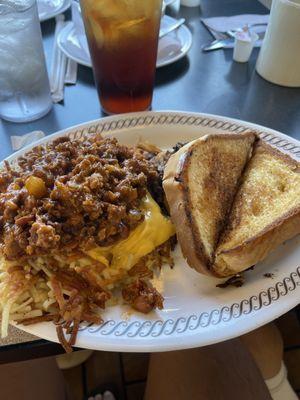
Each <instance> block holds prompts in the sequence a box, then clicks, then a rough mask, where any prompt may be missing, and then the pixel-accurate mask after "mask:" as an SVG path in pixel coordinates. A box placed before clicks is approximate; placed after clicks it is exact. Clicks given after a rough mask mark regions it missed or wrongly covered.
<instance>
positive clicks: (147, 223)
mask: <svg viewBox="0 0 300 400" xmlns="http://www.w3.org/2000/svg"><path fill="white" fill-rule="evenodd" d="M141 209H142V211H143V212H144V215H145V219H144V221H143V222H142V223H141V224H139V225H138V227H137V228H135V229H134V230H133V231H132V232H131V233H130V235H129V236H128V238H127V239H124V240H122V241H120V242H118V243H116V244H114V245H111V246H107V247H95V248H93V249H91V250H89V251H87V252H86V254H88V255H89V256H90V257H91V258H93V259H94V260H97V261H99V262H101V263H102V264H104V265H105V266H106V267H109V268H113V269H120V268H121V269H125V270H129V269H130V268H131V267H133V266H134V265H135V264H136V263H137V262H138V261H139V259H140V258H141V257H143V256H145V255H147V254H149V253H151V252H152V251H153V250H154V249H155V248H156V247H157V246H159V245H161V244H162V243H164V242H165V241H166V240H168V239H169V238H170V237H171V236H173V235H174V234H175V228H174V225H173V224H172V223H171V221H170V219H169V218H167V217H165V216H164V215H163V214H162V213H161V210H160V207H159V206H158V204H157V203H156V202H155V201H154V200H153V198H152V197H151V196H150V194H149V193H148V194H147V196H146V197H145V198H144V199H143V201H142V205H141Z"/></svg>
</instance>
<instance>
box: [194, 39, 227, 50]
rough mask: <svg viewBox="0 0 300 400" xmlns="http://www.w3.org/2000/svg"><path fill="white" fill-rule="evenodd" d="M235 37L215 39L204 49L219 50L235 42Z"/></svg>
mask: <svg viewBox="0 0 300 400" xmlns="http://www.w3.org/2000/svg"><path fill="white" fill-rule="evenodd" d="M233 43H234V39H233V38H229V39H221V40H219V39H218V40H214V41H212V42H211V43H208V44H206V45H204V46H203V47H202V51H213V50H219V49H223V48H224V47H226V46H228V45H230V44H233Z"/></svg>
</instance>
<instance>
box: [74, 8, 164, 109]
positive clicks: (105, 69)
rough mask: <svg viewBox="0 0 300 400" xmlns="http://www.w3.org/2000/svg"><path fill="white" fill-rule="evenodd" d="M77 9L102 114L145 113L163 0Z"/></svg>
mask: <svg viewBox="0 0 300 400" xmlns="http://www.w3.org/2000/svg"><path fill="white" fill-rule="evenodd" d="M81 9H82V13H83V20H84V24H85V30H86V34H87V38H88V43H89V48H90V53H91V58H92V62H93V71H94V77H95V81H96V86H97V89H98V93H99V98H100V102H101V105H102V108H103V110H104V111H105V112H107V113H109V114H116V113H122V112H130V111H144V110H147V109H149V107H150V106H151V101H152V93H153V85H154V78H155V68H156V57H157V45H158V34H159V26H160V17H161V9H162V0H81Z"/></svg>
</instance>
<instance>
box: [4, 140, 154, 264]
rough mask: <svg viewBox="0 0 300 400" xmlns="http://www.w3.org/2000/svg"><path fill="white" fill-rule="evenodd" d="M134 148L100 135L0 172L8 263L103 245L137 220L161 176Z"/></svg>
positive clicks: (51, 147)
mask: <svg viewBox="0 0 300 400" xmlns="http://www.w3.org/2000/svg"><path fill="white" fill-rule="evenodd" d="M150 158H151V156H149V154H148V157H146V151H144V152H143V151H138V150H137V149H136V148H129V147H127V146H124V145H121V144H119V143H118V142H117V140H116V139H113V138H107V139H103V138H102V137H101V136H100V135H99V134H96V135H90V136H88V137H85V138H83V139H76V140H71V139H69V138H66V137H63V138H59V139H56V140H55V141H54V142H52V143H50V144H47V145H44V146H37V147H35V148H34V149H32V150H31V151H30V152H28V153H27V154H25V155H24V156H23V157H21V158H20V159H19V160H18V166H17V167H13V166H10V165H9V164H8V163H6V164H5V168H4V169H3V170H2V171H1V172H0V191H1V193H0V240H1V247H0V250H1V252H2V254H3V255H4V256H5V257H6V258H7V259H10V260H14V259H19V258H20V257H27V256H37V255H41V254H47V253H49V252H55V251H61V250H62V249H63V250H64V251H66V252H68V251H72V250H74V249H75V248H78V249H87V248H90V247H92V246H95V245H99V246H106V245H110V244H112V243H114V242H116V241H118V240H120V239H123V238H126V237H127V236H128V234H129V232H130V230H132V229H133V228H135V227H136V226H137V225H138V224H139V223H141V222H142V221H143V218H144V215H143V214H142V212H141V211H140V209H139V204H140V200H141V199H142V198H143V197H144V196H145V194H146V191H147V189H148V188H151V186H155V185H157V182H158V180H159V176H158V173H157V170H156V168H155V165H154V164H153V163H151V161H150Z"/></svg>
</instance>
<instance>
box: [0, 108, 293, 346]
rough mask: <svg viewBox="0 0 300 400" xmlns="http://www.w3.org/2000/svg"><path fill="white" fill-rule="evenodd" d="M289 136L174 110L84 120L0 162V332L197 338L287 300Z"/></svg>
mask: <svg viewBox="0 0 300 400" xmlns="http://www.w3.org/2000/svg"><path fill="white" fill-rule="evenodd" d="M299 159H300V144H299V142H297V141H296V140H295V139H292V138H290V137H288V136H286V135H284V134H282V133H279V132H276V131H274V130H271V129H268V128H264V127H261V126H258V125H255V124H251V123H247V122H243V121H239V120H234V119H229V118H225V117H220V116H214V115H208V114H198V113H185V112H144V113H132V114H124V115H116V116H111V117H107V118H103V119H100V120H96V121H92V122H88V123H84V124H82V125H78V126H75V127H72V128H69V129H66V130H63V131H60V132H57V133H55V134H53V135H50V136H48V137H46V138H44V139H42V140H41V141H39V142H38V143H37V144H35V145H32V146H29V147H27V148H25V149H22V150H21V151H18V152H17V153H15V154H13V155H12V156H10V157H9V158H7V159H6V160H4V161H3V163H2V164H1V172H0V188H1V194H0V243H1V246H0V248H1V260H0V305H1V312H2V320H1V334H2V335H3V336H4V335H5V334H6V333H7V327H8V324H9V323H12V324H14V325H16V326H17V327H19V328H20V329H22V330H24V331H26V332H29V333H31V334H34V335H36V336H39V337H41V338H45V339H48V340H51V341H56V342H60V343H61V344H62V345H63V346H64V348H65V349H66V350H67V351H71V349H72V346H77V347H80V348H90V349H95V350H112V351H132V352H133V351H134V352H139V351H141V352H153V351H167V350H176V349H177V350H178V349H183V348H191V347H198V346H204V345H208V344H212V343H216V342H220V341H223V340H228V339H230V338H232V337H236V336H239V335H242V334H244V333H246V332H248V331H251V330H253V329H255V328H257V327H259V326H261V325H263V324H266V323H268V322H269V321H271V320H273V319H275V318H277V317H279V316H280V315H281V314H283V313H285V312H287V311H288V310H289V309H291V308H293V307H294V306H296V305H297V304H298V303H299V299H300V266H299V256H300V238H299V235H298V234H299V233H300V196H299V195H300V168H299Z"/></svg>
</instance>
